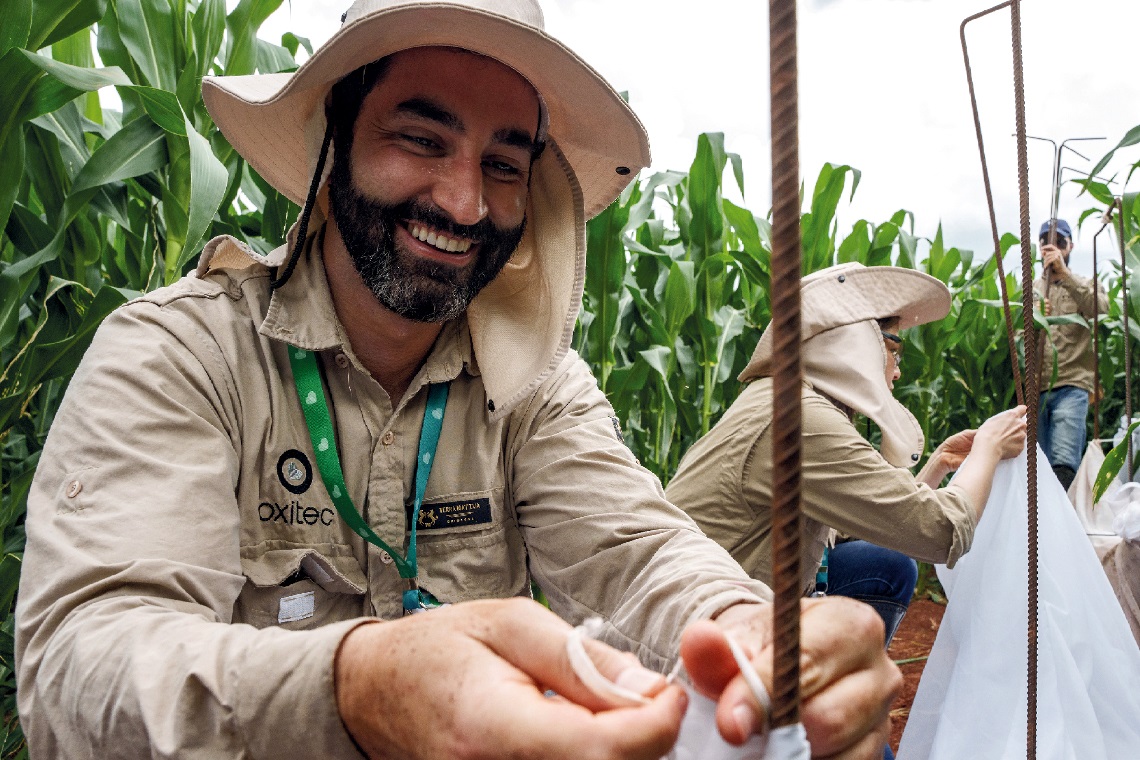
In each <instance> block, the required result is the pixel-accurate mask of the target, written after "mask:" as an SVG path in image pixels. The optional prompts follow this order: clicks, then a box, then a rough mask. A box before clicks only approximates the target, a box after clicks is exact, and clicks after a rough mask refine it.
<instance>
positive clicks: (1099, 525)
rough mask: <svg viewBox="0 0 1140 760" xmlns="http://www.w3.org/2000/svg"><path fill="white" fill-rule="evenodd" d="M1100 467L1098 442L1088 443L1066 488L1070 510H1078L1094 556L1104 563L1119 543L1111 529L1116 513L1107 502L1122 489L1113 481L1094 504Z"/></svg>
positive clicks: (1118, 538)
mask: <svg viewBox="0 0 1140 760" xmlns="http://www.w3.org/2000/svg"><path fill="white" fill-rule="evenodd" d="M1102 464H1104V451H1103V450H1102V449H1101V448H1100V444H1099V443H1097V442H1095V441H1093V442H1090V443H1089V445H1088V448H1086V449H1085V455H1084V457H1083V458H1082V459H1081V466H1080V468H1078V469H1077V475H1076V477H1074V478H1073V483H1072V485H1070V486H1069V500H1070V501H1071V502H1073V508H1074V509H1075V510H1076V511H1077V517H1078V518H1079V519H1080V521H1081V525H1082V526H1083V527H1084V529H1085V534H1086V535H1087V536H1088V537H1089V542H1090V543H1091V544H1092V546H1093V549H1095V550H1096V556H1097V557H1099V558H1100V559H1102V560H1103V559H1104V557H1105V555H1106V554H1108V553H1109V552H1110V551H1112V547H1114V546H1116V545H1117V544H1118V543H1120V537H1119V536H1117V535H1114V534H1115V533H1116V531H1114V530H1113V529H1112V520H1113V518H1114V517H1116V510H1114V509H1113V507H1112V504H1111V503H1106V502H1108V501H1109V500H1110V499H1111V497H1112V496H1113V494H1114V493H1116V491H1118V490H1119V489H1120V487H1121V486H1120V483H1118V482H1117V481H1115V480H1114V481H1112V482H1111V483H1109V485H1108V489H1107V490H1106V491H1105V492H1104V496H1103V497H1102V498H1101V500H1100V501H1099V502H1093V486H1094V484H1095V483H1096V474H1097V473H1098V472H1100V466H1101V465H1102Z"/></svg>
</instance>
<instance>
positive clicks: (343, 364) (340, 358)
mask: <svg viewBox="0 0 1140 760" xmlns="http://www.w3.org/2000/svg"><path fill="white" fill-rule="evenodd" d="M335 361H336V366H338V367H340V368H341V369H348V357H347V356H345V355H344V354H337V355H336V360H335Z"/></svg>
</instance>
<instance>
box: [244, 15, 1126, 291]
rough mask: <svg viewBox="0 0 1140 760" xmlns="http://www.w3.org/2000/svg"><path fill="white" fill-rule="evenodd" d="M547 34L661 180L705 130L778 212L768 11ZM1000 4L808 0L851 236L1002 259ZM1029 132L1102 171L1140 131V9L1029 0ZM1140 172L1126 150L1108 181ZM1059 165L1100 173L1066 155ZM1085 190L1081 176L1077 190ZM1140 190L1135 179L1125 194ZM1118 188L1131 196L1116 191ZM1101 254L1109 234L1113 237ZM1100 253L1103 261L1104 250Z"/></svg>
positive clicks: (805, 128)
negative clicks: (904, 227) (627, 109)
mask: <svg viewBox="0 0 1140 760" xmlns="http://www.w3.org/2000/svg"><path fill="white" fill-rule="evenodd" d="M540 2H541V4H542V7H543V10H544V13H545V16H546V26H547V30H548V31H549V32H550V33H551V34H553V35H554V36H555V37H558V38H559V39H560V40H562V41H563V42H565V43H566V44H567V45H568V46H569V47H571V48H572V49H573V50H575V52H577V53H578V54H579V55H580V56H581V57H582V58H584V59H585V60H586V61H587V62H589V63H590V64H591V65H592V66H593V67H594V68H596V69H597V70H598V71H599V72H601V74H602V75H603V76H605V77H606V78H607V79H609V81H610V82H611V84H613V85H614V87H615V88H616V89H618V90H625V91H628V92H629V98H630V103H631V105H632V106H633V108H634V110H635V111H636V112H637V113H638V115H639V116H640V117H641V119H642V121H643V122H644V123H645V126H646V129H647V131H648V132H649V139H650V144H651V146H652V150H653V167H652V170H663V169H682V170H684V169H687V168H688V166H689V164H690V163H691V162H692V159H693V155H694V153H695V151H696V140H697V135H699V134H700V133H701V132H724V133H725V141H726V146H727V148H728V150H730V151H733V152H736V153H739V154H740V155H741V156H742V157H743V160H744V174H745V189H746V197H745V201H746V203H747V205H748V206H749V208H751V209H752V210H753V211H754V212H757V213H765V212H766V211H767V209H768V207H769V206H770V205H771V193H770V189H769V186H770V181H771V180H770V158H769V126H768V119H769V116H768V107H769V106H768V26H767V3H763V2H760V1H759V0H700V1H699V2H693V1H692V0H685V1H684V2H680V1H677V0H540ZM348 4H349V3H348V2H347V0H294V2H292V4H291V6H290V5H289V4H285V5H283V6H282V8H281V9H280V10H279V11H278V12H277V13H276V14H274V16H273V17H271V18H270V19H269V21H267V22H266V24H265V25H264V26H263V27H262V36H263V37H264V38H265V39H267V40H272V41H275V42H276V41H279V39H280V35H281V33H282V32H284V31H294V32H296V33H297V34H302V35H305V36H308V37H309V38H310V39H311V40H312V42H313V43H314V44H315V45H316V44H320V43H322V42H324V41H325V40H326V39H328V37H329V36H331V35H332V33H333V32H334V31H335V30H336V28H337V27H338V26H339V24H340V14H341V12H342V11H343V10H344V9H345V8H347V6H348ZM991 4H992V3H991V2H989V0H983V1H982V2H976V1H975V0H800V3H799V77H800V80H799V84H800V163H801V168H802V173H803V175H804V179H805V182H806V184H807V186H808V188H809V189H810V187H811V186H812V184H813V183H814V181H815V177H816V175H817V173H818V171H819V168H820V166H821V165H822V164H823V163H824V162H828V161H829V162H831V163H834V164H850V165H852V166H854V167H856V168H858V169H860V170H861V171H862V172H863V178H862V182H861V184H860V186H859V189H858V191H857V192H856V194H855V200H854V202H853V203H852V204H851V205H850V206H846V205H841V207H840V227H841V229H842V230H846V229H849V228H850V225H851V223H853V222H854V221H855V220H857V219H860V218H865V219H867V220H869V221H871V222H875V223H878V222H881V221H884V220H886V219H887V218H888V217H889V216H890V215H891V214H892V213H894V212H895V211H896V210H898V209H900V208H905V209H908V210H910V211H912V212H914V215H915V231H916V233H917V234H919V235H921V236H924V237H932V236H933V235H934V232H935V230H936V228H937V226H938V223H939V222H941V223H942V225H943V230H944V236H945V239H946V242H947V243H948V244H951V245H957V246H959V247H963V248H973V249H974V250H975V251H977V253H978V254H979V256H980V255H982V254H983V253H985V252H988V250H989V249H990V248H991V247H992V242H991V235H990V232H989V222H988V218H987V212H986V206H985V195H984V190H983V186H982V180H981V169H980V163H979V159H978V151H977V142H976V138H975V136H974V127H973V119H972V117H971V114H970V102H969V94H968V91H967V89H966V79H965V73H964V67H963V63H962V53H961V46H960V42H959V37H958V28H959V25H960V23H961V21H962V19H963V18H965V17H966V16H968V15H971V14H973V13H976V12H978V11H980V10H983V9H985V8H986V7H988V6H989V5H991ZM1009 18H1010V16H1009V11H1008V10H1007V9H1003V10H1001V11H998V12H996V13H995V14H993V15H991V16H988V17H986V18H984V19H981V20H978V21H975V22H972V23H971V24H970V26H969V27H967V29H968V40H969V44H970V56H971V62H972V65H973V69H974V79H975V86H976V88H977V90H978V99H979V106H980V109H981V119H982V128H983V132H984V137H985V140H986V152H987V156H988V158H989V162H990V176H991V178H992V180H993V184H994V195H995V201H996V206H997V218H998V227H999V229H1000V230H1001V231H1003V232H1004V231H1011V232H1014V233H1015V234H1016V233H1017V232H1018V229H1019V225H1020V222H1019V212H1018V196H1017V164H1016V144H1015V141H1014V139H1013V137H1012V133H1013V131H1014V116H1013V66H1012V60H1013V58H1012V50H1011V44H1010V22H1009ZM1022 21H1023V26H1022V34H1023V38H1024V48H1025V50H1024V60H1025V89H1026V121H1027V126H1028V131H1029V133H1030V134H1034V135H1041V136H1043V137H1050V138H1053V139H1055V140H1057V141H1060V140H1063V139H1066V138H1072V137H1106V138H1108V139H1107V140H1106V141H1103V142H1100V143H1084V144H1083V145H1082V144H1080V143H1077V144H1075V147H1076V148H1077V149H1078V150H1080V151H1081V152H1082V153H1084V154H1085V155H1086V156H1088V157H1089V158H1090V159H1092V161H1093V162H1095V161H1096V160H1097V159H1098V158H1100V156H1102V155H1104V153H1106V152H1107V151H1108V149H1109V148H1110V147H1112V146H1113V145H1115V144H1116V142H1117V141H1119V139H1120V138H1121V137H1122V136H1123V135H1124V133H1125V132H1126V131H1127V130H1128V129H1130V128H1132V127H1133V126H1136V125H1137V124H1140V77H1137V76H1136V73H1135V72H1136V66H1135V62H1134V59H1133V62H1132V63H1131V64H1129V58H1128V55H1129V53H1130V52H1131V53H1132V55H1133V56H1134V55H1135V49H1136V44H1137V42H1138V37H1140V32H1138V31H1137V30H1140V2H1137V0H1082V1H1081V2H1080V3H1077V2H1074V1H1073V0H1024V2H1023V3H1022ZM1029 157H1030V167H1029V179H1030V191H1031V204H1032V205H1031V209H1032V219H1033V227H1034V230H1035V231H1036V228H1037V226H1038V225H1040V224H1041V223H1042V222H1043V221H1045V220H1046V219H1047V218H1048V214H1049V205H1050V185H1049V182H1050V176H1051V172H1052V161H1053V153H1052V147H1051V146H1048V145H1047V144H1045V143H1034V142H1032V141H1031V142H1030V145H1029ZM1136 160H1140V147H1133V148H1130V149H1126V150H1125V151H1123V152H1122V157H1121V158H1120V159H1118V160H1116V161H1114V162H1113V163H1112V164H1110V166H1109V168H1108V170H1107V172H1106V173H1107V174H1111V173H1112V172H1113V171H1116V170H1120V169H1124V171H1122V172H1121V178H1122V179H1123V176H1124V174H1125V173H1126V167H1127V166H1128V165H1129V164H1130V163H1132V162H1134V161H1136ZM1064 165H1065V166H1072V167H1074V168H1078V169H1079V168H1082V167H1083V168H1085V169H1088V168H1091V163H1086V162H1085V161H1083V160H1081V159H1080V158H1078V157H1077V156H1075V155H1072V154H1068V155H1067V156H1066V158H1065V161H1064ZM1071 176H1073V175H1072V174H1071V173H1070V172H1066V173H1065V177H1066V178H1069V177H1071ZM1136 185H1140V177H1138V178H1137V179H1136V180H1135V182H1134V183H1133V184H1132V185H1130V186H1129V189H1130V190H1132V189H1135V186H1136ZM1115 189H1117V191H1119V186H1117V187H1116V188H1115ZM1090 205H1092V202H1091V199H1089V198H1088V196H1087V195H1086V196H1084V197H1081V198H1078V197H1077V188H1075V187H1073V186H1066V187H1064V188H1063V189H1062V193H1061V206H1060V211H1061V216H1062V217H1067V218H1068V219H1069V220H1070V221H1071V222H1072V223H1073V224H1074V225H1075V223H1076V220H1077V217H1078V216H1079V214H1080V212H1081V211H1082V210H1083V209H1085V208H1087V207H1089V206H1090ZM1096 226H1097V225H1096V224H1094V222H1093V221H1092V220H1090V221H1089V222H1087V223H1086V225H1085V227H1084V231H1083V234H1082V233H1078V234H1077V253H1076V254H1075V256H1074V260H1073V265H1074V268H1076V269H1077V270H1078V271H1086V272H1087V271H1088V270H1089V269H1090V268H1091V263H1090V260H1091V255H1090V251H1091V249H1090V245H1091V238H1092V234H1093V232H1095V231H1096ZM1101 241H1102V243H1104V242H1105V236H1104V235H1102V236H1101ZM1101 250H1104V249H1103V247H1102V248H1101Z"/></svg>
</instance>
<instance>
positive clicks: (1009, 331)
mask: <svg viewBox="0 0 1140 760" xmlns="http://www.w3.org/2000/svg"><path fill="white" fill-rule="evenodd" d="M1010 2H1011V0H1006V2H1004V3H999V4H998V5H995V6H994V7H992V8H987V9H986V10H984V11H982V12H981V13H975V14H974V15H973V16H969V17H968V18H966V19H964V20H963V21H962V26H961V27H960V28H959V30H958V34H959V36H960V37H961V39H962V59H963V60H964V61H965V63H966V85H967V86H968V87H969V88H970V108H971V109H972V110H973V112H974V131H975V132H976V133H977V135H978V155H979V156H980V157H981V160H982V183H983V184H984V185H985V188H986V207H987V208H988V209H989V212H990V231H991V232H992V233H993V238H994V257H995V259H996V260H997V269H998V285H999V286H1000V287H1001V305H1002V312H1003V313H1004V314H1005V335H1006V339H1007V340H1008V341H1009V361H1010V364H1012V365H1013V390H1014V393H1016V395H1017V403H1018V404H1024V403H1025V386H1024V384H1023V382H1022V380H1021V361H1020V360H1019V359H1018V356H1017V344H1016V343H1015V342H1014V339H1013V317H1012V316H1011V314H1010V310H1009V291H1008V288H1007V287H1006V282H1005V264H1004V263H1003V262H1002V255H1001V238H1000V236H999V234H998V226H997V214H996V213H995V211H994V194H993V190H991V189H990V169H989V165H988V164H987V163H986V146H985V143H984V142H983V140H982V120H981V117H980V116H979V115H978V98H977V96H976V95H975V94H974V74H973V71H972V69H971V68H970V51H969V49H968V48H967V46H966V24H968V23H970V22H971V21H973V20H974V19H978V18H981V17H982V16H987V15H989V14H991V13H993V12H994V11H998V10H1001V9H1002V8H1005V7H1006V6H1008V5H1009V4H1010Z"/></svg>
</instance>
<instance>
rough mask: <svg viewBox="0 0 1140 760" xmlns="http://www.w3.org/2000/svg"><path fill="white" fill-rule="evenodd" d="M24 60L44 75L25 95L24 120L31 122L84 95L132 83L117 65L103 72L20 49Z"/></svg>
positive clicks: (102, 70)
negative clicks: (26, 95)
mask: <svg viewBox="0 0 1140 760" xmlns="http://www.w3.org/2000/svg"><path fill="white" fill-rule="evenodd" d="M20 53H22V54H23V55H24V56H25V57H27V59H28V60H29V61H30V62H31V63H32V64H34V65H35V66H36V67H37V68H39V69H40V70H41V71H43V72H44V73H45V74H47V76H44V77H40V78H39V79H38V80H37V81H36V84H35V86H34V87H33V88H32V91H31V92H30V93H29V94H28V99H27V102H26V103H25V105H24V118H25V119H34V118H36V117H37V116H41V115H43V114H45V113H51V112H52V111H55V110H56V109H58V108H61V107H62V106H64V105H65V104H67V103H70V102H71V101H72V100H75V98H77V97H79V96H80V95H82V94H83V93H85V92H94V91H96V90H99V89H101V88H103V87H109V86H112V85H129V84H130V83H131V80H130V79H128V78H127V75H126V74H124V73H123V71H122V69H120V68H118V67H117V66H110V67H107V68H104V69H94V68H86V67H83V66H72V65H71V64H67V63H61V62H59V61H56V60H53V59H51V58H48V57H47V56H43V55H37V54H36V53H31V52H28V51H27V50H21V51H20Z"/></svg>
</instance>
